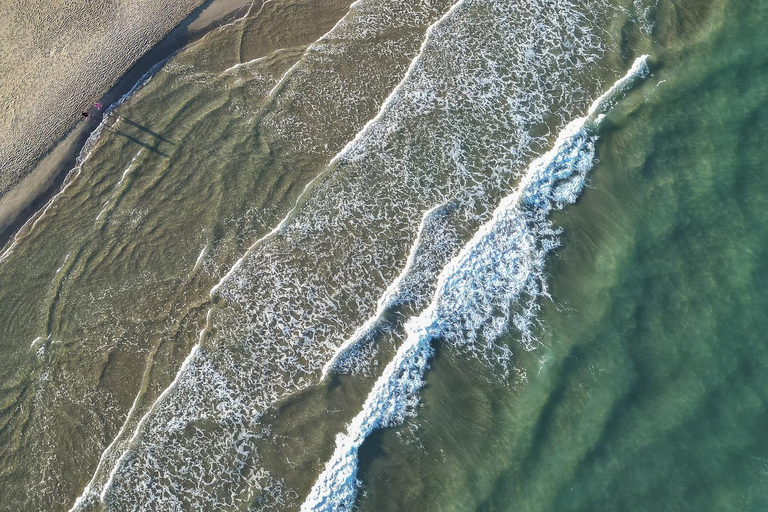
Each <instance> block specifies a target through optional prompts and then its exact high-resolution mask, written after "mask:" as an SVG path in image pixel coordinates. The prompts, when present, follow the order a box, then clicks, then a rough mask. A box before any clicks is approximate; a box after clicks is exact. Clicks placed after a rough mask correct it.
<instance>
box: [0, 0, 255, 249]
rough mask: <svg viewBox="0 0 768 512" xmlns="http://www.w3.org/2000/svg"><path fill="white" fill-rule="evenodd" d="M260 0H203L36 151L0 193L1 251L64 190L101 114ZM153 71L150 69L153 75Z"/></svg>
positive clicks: (97, 125)
mask: <svg viewBox="0 0 768 512" xmlns="http://www.w3.org/2000/svg"><path fill="white" fill-rule="evenodd" d="M261 3H262V2H260V1H259V0H253V1H251V0H206V1H204V2H203V3H201V4H200V5H199V6H198V7H197V8H195V10H194V11H192V12H191V13H190V14H189V15H188V16H187V17H186V18H184V19H183V20H182V21H181V22H180V23H179V24H178V25H176V26H175V27H174V28H173V29H172V30H171V31H170V32H168V33H167V34H166V35H165V36H164V37H163V38H162V39H161V40H160V41H158V42H157V43H156V44H155V45H153V46H152V47H151V48H150V49H149V50H148V51H147V52H145V53H144V54H143V55H142V56H141V57H139V58H138V60H136V62H134V63H133V65H131V67H130V68H128V70H127V71H126V72H125V73H123V74H122V75H120V76H118V77H117V78H116V79H115V80H114V81H113V83H112V84H111V85H109V86H108V87H107V88H106V92H104V93H103V94H102V96H101V97H100V98H99V99H98V100H97V101H98V102H99V103H101V104H102V105H103V107H102V109H101V110H98V111H94V109H93V108H91V109H90V110H91V116H90V117H88V118H84V119H81V120H79V121H77V122H75V123H74V125H73V126H71V127H70V128H69V129H68V130H67V131H66V132H65V133H64V134H63V135H62V136H61V137H60V138H59V139H57V140H56V141H55V142H54V143H53V144H51V145H50V146H48V147H47V148H44V149H43V150H42V151H41V156H40V158H39V160H38V162H37V163H36V164H35V165H34V166H33V167H32V169H31V170H30V172H28V173H27V174H26V175H25V176H24V177H23V178H22V179H21V180H20V182H19V183H18V184H17V185H15V186H14V187H13V188H12V189H11V190H9V191H8V192H7V193H6V194H4V195H2V196H0V252H2V251H3V250H5V249H7V247H8V245H9V242H11V241H12V239H13V238H14V237H15V236H16V234H17V233H18V232H19V231H20V230H21V229H22V228H23V227H24V225H26V224H27V223H28V222H29V221H30V219H32V218H33V217H34V216H35V215H36V214H37V213H38V212H39V211H40V210H41V209H43V208H44V207H45V206H46V205H47V204H48V202H49V201H50V200H51V199H52V198H53V197H55V196H56V194H58V193H59V192H60V191H61V189H62V188H63V186H64V184H65V181H66V179H67V176H69V174H70V171H72V169H74V167H75V166H76V165H77V160H78V158H79V157H80V154H81V151H82V149H83V147H84V145H85V143H86V141H87V140H88V138H89V137H90V136H91V135H92V134H93V133H94V132H95V131H96V130H97V129H98V127H99V126H100V125H101V123H102V120H103V118H104V115H105V113H106V112H107V111H108V110H109V109H110V108H111V107H112V106H113V105H115V104H116V103H118V102H120V101H122V100H123V99H124V97H126V96H127V95H129V94H130V93H131V92H132V90H133V89H134V88H135V87H136V86H137V85H138V84H139V83H140V82H141V81H142V80H144V79H145V77H147V75H148V74H149V73H150V72H152V68H154V67H157V68H158V69H157V70H156V71H158V70H159V69H160V68H162V64H164V61H166V60H168V59H169V58H171V57H172V56H173V55H174V54H175V53H177V52H178V51H180V50H182V49H183V48H185V47H186V46H187V45H189V44H191V43H194V42H195V41H198V40H200V39H201V38H203V37H204V36H205V35H206V34H208V33H210V32H212V31H214V30H216V29H218V28H220V27H222V26H224V25H226V24H228V23H231V22H233V21H235V20H236V19H238V18H240V17H242V16H244V15H246V14H247V13H248V12H249V11H250V10H252V8H253V7H254V6H257V4H261ZM152 74H154V73H152Z"/></svg>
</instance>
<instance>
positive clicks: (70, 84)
mask: <svg viewBox="0 0 768 512" xmlns="http://www.w3.org/2000/svg"><path fill="white" fill-rule="evenodd" d="M252 4H253V2H251V1H249V0H208V1H205V2H203V1H201V0H174V1H173V2H167V3H165V2H162V3H160V2H152V1H150V0H97V1H89V2H84V1H79V2H70V1H64V0H54V1H51V2H46V3H44V4H41V3H39V2H31V1H29V0H3V1H2V3H0V41H2V43H0V76H2V77H3V79H2V81H1V82H0V112H1V113H0V244H3V243H5V242H6V241H7V240H8V238H9V237H10V236H12V234H13V232H14V231H15V230H16V229H17V228H18V227H20V226H21V225H22V224H23V222H24V221H25V220H26V219H27V218H28V217H29V216H30V215H31V214H32V213H33V212H34V211H35V210H36V209H37V208H39V207H40V206H41V205H42V204H44V202H45V201H47V199H48V198H49V197H50V196H51V195H52V194H53V193H54V192H55V190H56V189H57V188H58V185H59V184H60V183H61V182H62V180H63V178H64V176H65V175H66V170H67V169H69V168H71V167H72V166H73V165H74V163H75V158H76V156H77V154H78V152H79V149H80V147H82V144H83V143H84V141H85V139H86V138H87V137H88V135H89V133H90V132H91V131H92V130H93V129H94V128H95V127H96V126H97V125H98V123H99V122H100V118H101V116H100V112H99V111H97V110H96V109H95V108H94V107H93V105H94V103H95V102H97V101H98V102H101V103H102V104H103V105H104V108H106V106H108V105H109V104H110V103H112V102H113V101H115V100H116V99H118V98H119V97H120V96H121V95H123V94H125V93H126V92H127V91H128V90H130V88H131V87H132V86H133V84H134V83H135V82H136V81H137V80H138V79H139V78H140V77H141V76H142V75H143V74H144V73H146V72H147V70H149V69H150V68H151V67H152V66H153V65H154V64H156V63H157V62H160V61H161V60H163V59H165V58H166V57H167V56H168V55H170V54H171V53H173V52H174V51H176V50H177V49H178V48H180V47H182V46H183V45H185V44H187V43H188V42H190V41H191V40H193V39H195V38H198V37H200V36H202V35H203V34H204V33H205V32H206V31H208V30H210V29H211V28H214V27H216V26H218V25H219V24H221V23H223V22H224V21H226V20H227V19H228V18H231V17H233V16H235V15H239V14H240V13H243V12H245V11H246V10H247V9H248V8H249V7H251V6H252ZM87 109H89V110H90V113H91V116H90V117H89V118H87V119H86V118H84V117H83V116H82V114H81V112H82V111H84V110H87ZM102 111H103V109H102Z"/></svg>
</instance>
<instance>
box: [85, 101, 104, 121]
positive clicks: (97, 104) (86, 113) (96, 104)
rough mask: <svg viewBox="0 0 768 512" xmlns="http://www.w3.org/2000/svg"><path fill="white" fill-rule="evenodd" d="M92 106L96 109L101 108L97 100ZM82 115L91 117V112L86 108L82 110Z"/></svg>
mask: <svg viewBox="0 0 768 512" xmlns="http://www.w3.org/2000/svg"><path fill="white" fill-rule="evenodd" d="M93 106H94V107H96V110H101V103H99V102H98V101H97V102H96V103H94V104H93ZM83 117H91V114H90V113H89V112H88V111H87V110H83Z"/></svg>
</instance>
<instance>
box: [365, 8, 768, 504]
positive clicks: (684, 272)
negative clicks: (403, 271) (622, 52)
mask: <svg viewBox="0 0 768 512" xmlns="http://www.w3.org/2000/svg"><path fill="white" fill-rule="evenodd" d="M721 8H722V6H721ZM660 22H661V23H663V20H662V21H660ZM767 26H768V4H766V3H765V2H729V3H728V4H727V5H725V6H724V8H722V11H721V12H720V13H719V14H714V15H713V16H712V18H711V19H710V20H709V22H708V23H707V24H706V26H704V27H703V28H702V31H701V32H700V33H699V35H698V36H697V37H695V38H693V39H689V40H688V41H684V40H683V41H682V42H681V41H680V40H678V41H676V42H675V44H672V43H670V44H668V45H667V46H666V47H665V46H663V45H660V46H658V47H656V48H655V50H656V53H655V54H654V57H655V58H656V63H655V67H654V69H653V76H652V77H650V78H649V79H648V83H646V84H645V85H644V86H643V87H642V88H640V89H638V90H636V91H634V92H633V93H632V95H630V97H629V98H627V99H626V101H625V103H624V104H623V105H622V106H620V107H618V108H617V110H616V111H614V112H613V113H612V114H611V115H610V116H609V119H608V124H607V125H605V126H604V128H603V130H602V133H601V138H600V141H599V143H598V149H597V157H598V159H599V163H598V164H597V165H596V166H595V168H594V169H593V171H592V175H591V176H592V177H591V186H590V188H589V189H587V190H586V191H585V192H584V194H583V196H582V198H581V199H580V200H579V202H578V203H577V204H576V205H573V206H571V207H569V208H567V209H566V211H565V212H564V213H558V214H557V215H556V216H555V219H556V222H557V223H558V225H560V226H561V227H562V228H563V229H564V234H563V237H562V241H563V246H562V247H561V248H560V249H559V250H558V251H557V253H556V255H555V256H554V257H553V258H551V260H550V265H549V274H550V283H551V294H552V301H551V302H549V303H547V304H546V305H545V307H544V311H543V313H542V316H541V323H542V326H541V333H542V337H541V345H542V346H540V347H539V348H538V349H537V350H536V351H534V352H531V353H528V354H522V355H519V358H518V360H517V365H518V368H519V369H520V372H521V373H524V374H525V375H524V378H522V379H519V380H518V382H520V381H522V383H521V384H519V385H513V386H511V387H510V386H499V385H496V384H488V382H487V381H485V379H483V378H482V377H478V375H483V370H482V369H481V368H478V367H477V366H476V365H473V364H472V363H468V362H467V361H466V360H463V359H461V358H458V357H455V356H454V355H453V354H451V353H450V352H449V351H446V350H443V351H438V354H437V356H436V358H435V361H434V363H433V368H432V370H431V371H430V372H429V374H428V375H429V376H428V382H427V387H426V389H425V390H424V392H423V406H422V408H421V409H420V410H419V419H418V420H416V421H414V422H412V424H411V425H410V428H407V427H400V428H399V429H397V431H396V432H393V431H385V432H381V433H379V434H378V435H375V436H372V437H371V438H370V439H369V440H368V441H367V443H366V445H365V446H364V449H363V451H364V454H363V464H362V479H363V481H364V482H365V485H366V486H367V488H366V495H365V497H364V498H362V500H361V509H362V510H366V511H374V510H376V511H380V510H482V511H507V510H508V511H588V510H589V511H595V510H601V511H616V510H632V511H683V510H685V511H688V510H690V511H694V510H695V511H704V510H709V511H725V510H728V511H759V510H766V508H768V486H767V485H766V484H767V483H768V434H767V432H768V430H766V425H767V424H768V403H767V401H768V377H767V376H766V371H765V369H766V366H767V365H768V338H767V337H766V332H768V314H767V311H768V265H767V264H766V262H767V261H768V194H767V193H768V173H767V172H766V169H768V147H767V146H766V144H765V136H766V133H768V37H766V36H768V29H767V28H766V27H767ZM510 342H513V341H512V340H510ZM414 426H415V428H414ZM412 431H413V432H412Z"/></svg>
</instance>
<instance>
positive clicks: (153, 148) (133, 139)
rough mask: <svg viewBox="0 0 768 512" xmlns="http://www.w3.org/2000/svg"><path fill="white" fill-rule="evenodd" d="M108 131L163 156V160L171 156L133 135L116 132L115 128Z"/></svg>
mask: <svg viewBox="0 0 768 512" xmlns="http://www.w3.org/2000/svg"><path fill="white" fill-rule="evenodd" d="M108 130H109V131H110V132H112V133H116V134H117V135H121V136H123V137H125V138H126V139H128V140H130V141H131V142H134V143H136V144H138V145H139V146H141V147H144V148H147V149H148V150H150V151H151V152H153V153H156V154H158V155H160V156H162V157H163V158H170V155H168V154H167V153H163V152H162V151H160V150H159V149H157V145H155V146H151V145H149V144H147V143H146V142H144V141H141V140H139V139H137V138H136V137H133V136H131V135H128V134H127V133H125V132H121V131H120V130H116V129H115V128H108ZM171 144H173V143H172V142H171Z"/></svg>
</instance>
